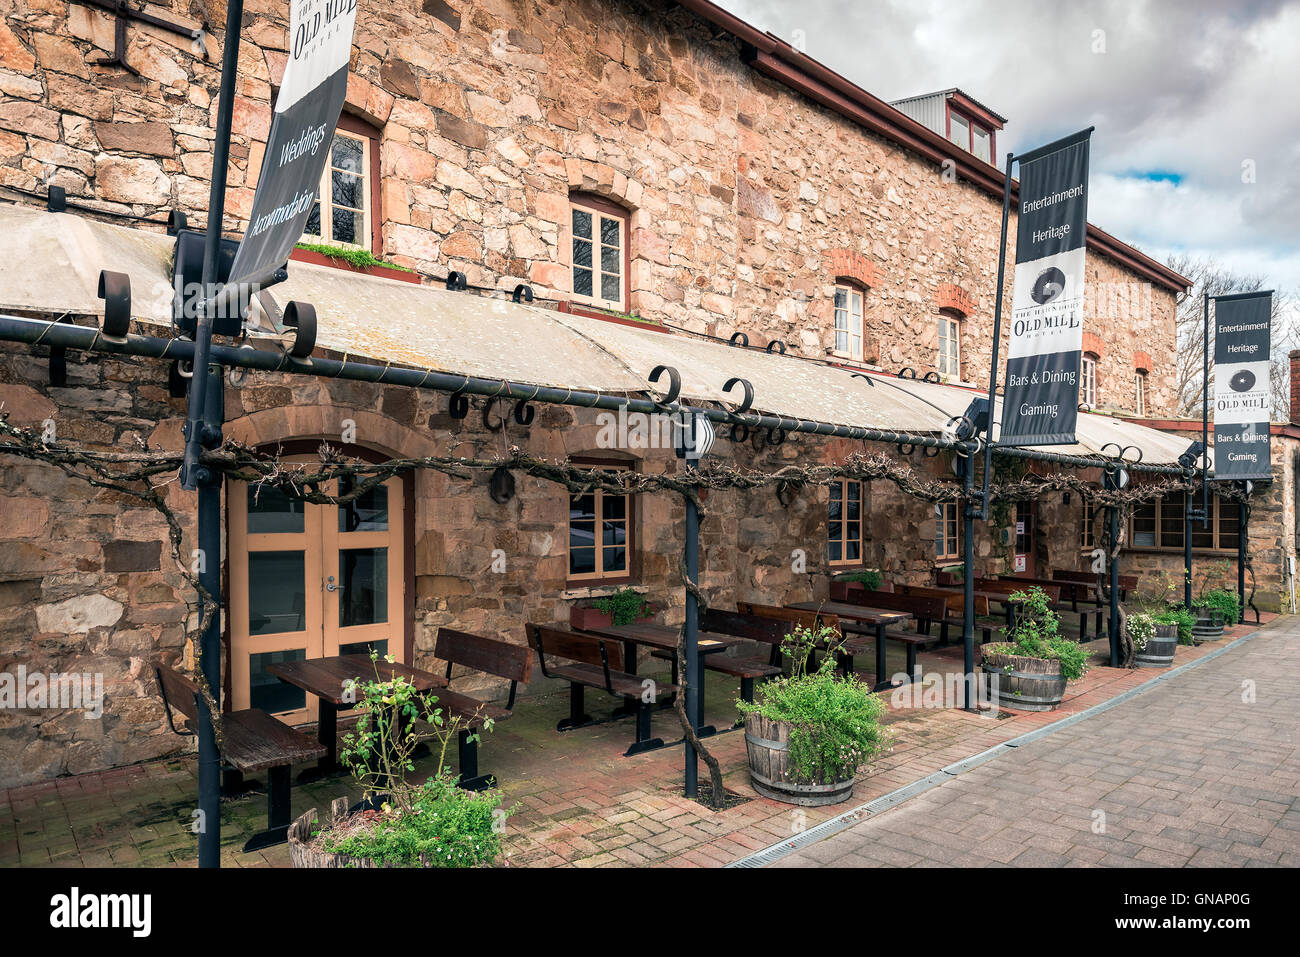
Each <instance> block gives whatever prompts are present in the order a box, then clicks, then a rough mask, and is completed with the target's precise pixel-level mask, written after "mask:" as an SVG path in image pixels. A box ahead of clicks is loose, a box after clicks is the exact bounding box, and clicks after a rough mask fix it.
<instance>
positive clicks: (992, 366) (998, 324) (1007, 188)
mask: <svg viewBox="0 0 1300 957" xmlns="http://www.w3.org/2000/svg"><path fill="white" fill-rule="evenodd" d="M1014 161H1015V154H1014V153H1008V154H1007V177H1006V182H1005V183H1004V184H1003V186H1002V234H1001V238H1000V239H999V241H998V288H997V290H996V291H995V292H994V295H993V349H992V352H991V353H990V357H989V424H988V428H987V429H986V430H985V433H984V437H985V438H986V439H987V440H988V444H987V446H986V447H985V449H984V496H983V501H982V503H981V504H980V519H981V520H983V521H986V522H987V521H988V519H989V483H991V482H992V481H993V417H994V414H995V412H996V407H995V406H994V404H993V401H994V398H995V397H996V393H997V387H998V343H999V341H1000V340H1001V338H1002V285H1003V280H1004V278H1005V276H1006V269H1007V222H1008V220H1009V219H1010V217H1011V164H1012V163H1013V162H1014ZM971 464H972V467H973V466H974V463H973V462H972V463H971ZM969 573H970V569H969V568H968V569H967V577H970V575H969ZM968 673H969V672H968Z"/></svg>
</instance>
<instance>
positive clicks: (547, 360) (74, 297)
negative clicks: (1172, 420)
mask: <svg viewBox="0 0 1300 957" xmlns="http://www.w3.org/2000/svg"><path fill="white" fill-rule="evenodd" d="M173 246H174V240H173V239H172V238H171V237H168V236H166V235H163V234H161V233H155V232H147V231H145V230H140V229H132V228H127V227H123V226H117V225H113V224H109V223H104V222H100V221H97V220H92V219H87V218H83V217H81V216H77V215H73V214H69V213H51V212H47V211H45V210H41V209H35V208H32V207H25V206H18V205H8V206H0V309H3V310H9V311H18V312H24V313H39V314H50V315H61V314H64V313H67V314H69V315H72V316H89V315H102V314H103V303H102V301H101V300H100V299H99V298H98V296H97V294H96V293H97V287H98V277H99V271H100V270H101V269H109V270H113V271H116V272H122V273H126V274H127V275H128V276H130V278H131V289H132V313H133V315H134V316H135V317H136V318H137V319H139V320H140V321H141V322H144V323H148V324H151V325H154V326H159V327H163V328H164V329H170V327H171V311H172V287H171V260H172V250H173ZM269 293H270V295H271V297H272V298H273V299H274V300H275V301H276V303H277V304H278V305H279V307H280V308H283V307H284V306H285V304H286V303H287V302H289V301H290V300H294V299H296V300H300V301H305V302H310V303H311V304H313V305H314V306H315V308H316V314H317V324H318V332H317V347H318V348H323V349H327V350H331V351H333V352H336V353H340V354H344V355H347V356H352V357H357V358H364V359H367V360H373V361H376V362H380V363H392V364H395V365H405V366H411V367H414V368H418V369H432V370H435V371H439V372H448V373H454V374H458V375H468V376H481V377H485V378H491V379H504V380H509V381H513V382H521V383H526V384H530V385H542V386H555V387H559V388H566V389H575V390H585V391H593V392H603V393H609V394H627V395H633V394H638V393H644V392H646V391H647V390H649V389H653V388H655V386H653V385H652V384H651V383H650V382H649V381H648V378H647V377H648V376H649V373H650V371H651V370H652V369H653V368H654V367H655V366H657V365H661V364H664V365H669V366H672V367H674V368H676V369H677V370H678V372H679V373H680V374H681V380H682V392H681V395H682V397H683V398H684V399H686V400H692V401H695V402H710V401H712V402H725V403H728V404H732V405H734V404H735V403H737V402H739V400H740V394H741V393H740V390H739V389H736V390H735V391H734V392H732V393H727V392H726V391H724V389H723V386H724V384H725V383H726V382H727V381H728V380H729V379H731V378H733V377H739V378H742V379H747V380H748V381H749V382H750V383H751V384H752V385H753V387H754V396H755V398H754V403H753V409H754V411H757V412H765V413H769V414H772V415H779V416H785V417H789V418H795V419H802V420H807V421H815V422H824V423H830V424H833V425H846V426H858V427H867V428H874V429H881V430H889V431H895V432H902V433H912V434H920V435H928V434H938V433H941V432H942V431H943V429H944V427H945V425H946V424H947V423H948V421H949V420H950V419H951V418H952V417H953V416H959V415H961V414H962V413H963V412H964V411H965V410H966V408H967V407H968V406H969V404H970V402H971V400H972V399H974V398H976V397H977V396H978V395H979V394H980V393H979V392H978V391H977V390H974V389H969V388H962V387H958V386H948V385H941V384H937V383H927V382H923V381H920V380H915V379H900V378H896V377H893V376H886V375H881V374H878V373H867V376H868V378H862V377H861V376H855V375H854V374H853V372H854V371H855V370H847V369H844V368H841V367H837V366H832V365H828V364H826V363H824V362H819V361H809V360H806V359H800V358H797V357H795V356H781V355H770V354H768V353H766V352H763V351H761V350H756V349H743V348H733V347H731V346H728V345H726V344H723V343H719V342H716V341H713V340H708V339H704V338H699V337H693V336H690V335H686V334H665V333H664V332H663V331H661V330H659V329H657V328H650V327H647V328H644V329H643V328H638V327H636V326H633V325H625V324H619V323H612V322H606V321H603V320H599V319H593V318H588V317H583V316H576V315H571V314H567V313H559V312H556V311H555V310H553V309H548V308H543V307H541V306H536V305H526V304H517V303H513V302H510V301H508V300H505V299H500V298H490V297H485V296H479V295H476V294H473V293H466V292H452V291H449V290H446V289H444V288H442V287H441V286H430V285H416V284H414V283H408V282H401V281H398V280H393V279H385V278H378V277H372V276H366V275H361V274H358V273H354V272H350V271H346V270H341V269H333V268H329V267H325V266H316V265H312V264H308V263H299V262H294V263H292V264H291V266H290V269H289V279H288V281H286V282H284V283H281V284H279V285H277V286H274V287H272V288H271V289H270V290H269ZM666 384H667V383H666V379H665V380H663V381H661V382H660V383H659V384H658V385H659V387H666ZM996 418H997V416H996V415H995V420H996ZM995 437H996V429H995ZM1077 438H1078V442H1077V444H1075V445H1072V446H1052V447H1050V448H1047V449H1044V450H1043V451H1047V452H1055V453H1061V454H1066V455H1093V454H1099V455H1108V454H1111V453H1113V451H1114V448H1113V446H1115V445H1118V446H1119V447H1121V448H1122V447H1129V446H1132V447H1136V448H1139V449H1141V450H1142V460H1143V462H1144V463H1146V464H1156V465H1162V464H1173V463H1175V462H1176V461H1177V458H1178V456H1179V455H1180V454H1182V453H1183V451H1184V450H1185V449H1186V447H1187V440H1186V439H1185V438H1184V437H1179V436H1174V435H1171V434H1168V433H1164V432H1159V431H1156V430H1154V429H1149V428H1146V427H1144V426H1140V425H1137V424H1135V423H1132V422H1127V421H1124V420H1122V419H1119V418H1115V417H1112V416H1106V415H1096V414H1088V413H1081V414H1080V415H1079V421H1078V427H1077ZM1107 446H1111V448H1110V449H1108V450H1107V451H1103V450H1104V449H1107Z"/></svg>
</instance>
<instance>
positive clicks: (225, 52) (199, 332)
mask: <svg viewBox="0 0 1300 957" xmlns="http://www.w3.org/2000/svg"><path fill="white" fill-rule="evenodd" d="M243 21H244V0H229V2H228V3H227V6H226V33H225V36H224V37H222V50H221V89H220V92H219V98H218V100H217V130H216V140H215V142H214V143H213V146H212V182H211V183H210V184H209V188H208V228H207V235H206V236H205V237H204V246H203V287H202V288H203V297H204V302H203V307H202V309H200V310H199V312H198V319H197V321H196V323H195V327H194V372H195V377H196V378H197V377H199V376H201V375H202V374H203V370H204V369H206V368H207V367H208V356H209V355H210V354H211V348H212V321H213V319H214V318H215V309H216V305H215V302H214V300H215V298H216V289H215V288H214V285H215V283H216V278H217V253H218V250H219V249H220V246H221V226H222V223H223V221H224V220H225V218H226V176H227V172H228V170H229V166H230V124H231V119H232V117H233V116H234V111H235V80H236V79H237V73H238V72H239V31H240V28H241V26H242V25H243ZM227 308H229V307H227ZM191 381H192V380H191ZM204 392H205V390H203V389H193V388H191V389H190V399H189V410H188V413H187V415H186V418H185V457H184V459H183V461H182V463H181V474H180V479H181V488H183V489H186V490H187V491H193V490H194V489H195V488H196V487H197V481H196V479H195V476H194V475H193V474H192V473H193V472H194V470H195V468H196V467H197V466H198V461H199V455H200V454H201V450H202V444H201V443H202V440H203V436H202V435H201V434H200V433H201V432H202V431H203V423H204V421H205V418H204V412H205V407H204V403H205V401H206V396H205V395H204Z"/></svg>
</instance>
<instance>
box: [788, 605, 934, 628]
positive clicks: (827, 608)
mask: <svg viewBox="0 0 1300 957" xmlns="http://www.w3.org/2000/svg"><path fill="white" fill-rule="evenodd" d="M785 607H787V608H796V609H798V610H799V611H824V612H826V614H828V615H837V616H838V617H840V618H847V619H849V620H850V621H860V622H863V623H865V624H868V625H897V624H899V623H900V622H904V621H911V620H912V613H911V612H910V611H898V610H897V609H895V608H872V607H871V606H870V605H854V604H850V603H849V602H844V601H799V602H794V603H793V604H789V605H786V606H785Z"/></svg>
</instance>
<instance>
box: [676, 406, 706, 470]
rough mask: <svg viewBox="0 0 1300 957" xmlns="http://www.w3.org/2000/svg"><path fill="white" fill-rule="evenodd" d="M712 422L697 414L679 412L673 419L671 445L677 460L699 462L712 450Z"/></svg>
mask: <svg viewBox="0 0 1300 957" xmlns="http://www.w3.org/2000/svg"><path fill="white" fill-rule="evenodd" d="M714 437H715V433H714V430H713V422H711V421H710V420H709V417H708V416H707V415H701V414H700V413H698V412H681V413H679V414H678V415H677V416H675V417H674V418H673V445H674V447H675V449H676V452H677V457H678V458H679V459H689V460H691V461H693V462H694V461H699V460H700V459H702V458H704V456H706V455H707V454H708V453H709V449H711V448H713V439H714Z"/></svg>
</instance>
